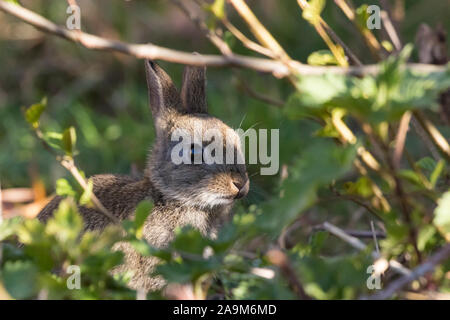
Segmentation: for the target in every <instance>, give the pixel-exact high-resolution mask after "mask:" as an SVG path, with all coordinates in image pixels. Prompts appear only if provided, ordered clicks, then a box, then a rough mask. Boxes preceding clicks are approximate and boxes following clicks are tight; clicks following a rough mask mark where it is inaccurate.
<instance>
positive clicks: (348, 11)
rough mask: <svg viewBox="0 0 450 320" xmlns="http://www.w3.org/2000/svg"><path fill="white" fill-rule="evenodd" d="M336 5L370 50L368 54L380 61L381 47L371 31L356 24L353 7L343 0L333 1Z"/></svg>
mask: <svg viewBox="0 0 450 320" xmlns="http://www.w3.org/2000/svg"><path fill="white" fill-rule="evenodd" d="M334 2H335V3H336V5H337V6H338V7H339V8H340V9H341V10H342V12H344V14H345V15H346V16H347V18H348V19H349V20H350V21H351V22H352V23H353V25H354V26H355V27H356V29H358V31H359V32H360V33H361V35H362V37H363V39H364V41H365V43H366V44H367V46H368V47H369V49H370V52H371V53H372V55H373V56H375V58H376V59H377V60H381V59H382V58H383V57H382V56H381V54H380V51H381V50H382V48H383V47H382V46H381V45H380V43H379V42H378V40H377V38H376V37H375V36H374V35H373V33H372V31H370V30H369V29H366V28H361V26H360V25H359V24H358V23H357V22H356V13H355V10H354V8H353V5H349V4H348V3H347V2H346V1H345V0H334Z"/></svg>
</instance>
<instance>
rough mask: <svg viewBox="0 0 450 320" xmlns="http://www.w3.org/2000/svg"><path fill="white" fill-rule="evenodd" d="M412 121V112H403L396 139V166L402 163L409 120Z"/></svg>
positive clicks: (394, 160)
mask: <svg viewBox="0 0 450 320" xmlns="http://www.w3.org/2000/svg"><path fill="white" fill-rule="evenodd" d="M410 121H411V112H410V111H407V112H405V113H404V114H403V116H402V118H401V120H400V125H399V127H398V131H397V137H396V139H395V149H394V159H393V162H394V167H395V168H398V167H399V165H400V160H401V159H402V154H403V148H404V147H405V141H406V134H407V133H408V128H409V122H410Z"/></svg>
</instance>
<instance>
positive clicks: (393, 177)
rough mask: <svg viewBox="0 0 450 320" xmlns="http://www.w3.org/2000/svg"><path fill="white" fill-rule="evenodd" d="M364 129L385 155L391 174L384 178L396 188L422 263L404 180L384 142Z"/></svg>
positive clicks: (413, 242)
mask: <svg viewBox="0 0 450 320" xmlns="http://www.w3.org/2000/svg"><path fill="white" fill-rule="evenodd" d="M362 129H363V131H364V132H365V133H366V135H367V136H368V137H369V138H370V140H371V141H372V143H373V144H374V145H375V146H377V148H379V149H380V150H381V153H382V154H383V155H384V158H385V163H386V164H387V167H388V171H389V174H388V175H387V174H384V175H383V176H386V181H387V182H388V183H391V184H392V185H393V187H394V190H395V194H396V196H397V198H398V200H399V202H400V207H401V209H402V214H403V219H404V221H405V222H406V224H407V225H408V226H409V238H410V242H411V244H412V245H413V247H414V250H415V252H416V255H417V259H418V261H419V262H420V261H421V260H422V255H421V252H420V250H419V248H418V246H417V228H416V227H415V226H414V223H413V220H412V218H411V211H410V208H409V205H408V203H409V201H408V197H407V195H406V192H405V189H404V187H403V183H402V180H401V179H400V178H399V177H398V176H397V174H396V170H397V167H396V166H395V165H394V161H393V158H392V156H391V152H390V150H389V147H388V146H387V145H386V144H385V143H384V142H383V141H381V140H380V139H378V138H377V136H376V134H375V133H374V132H373V130H372V127H371V126H370V125H368V124H367V123H364V124H363V126H362Z"/></svg>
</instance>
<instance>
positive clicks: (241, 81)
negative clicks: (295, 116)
mask: <svg viewBox="0 0 450 320" xmlns="http://www.w3.org/2000/svg"><path fill="white" fill-rule="evenodd" d="M237 78H238V81H239V86H240V87H241V88H242V89H243V90H244V91H245V92H246V93H247V94H248V95H249V96H250V97H252V98H254V99H257V100H260V101H262V102H264V103H267V104H270V105H274V106H276V107H279V108H281V107H283V106H284V105H285V102H284V101H282V100H278V99H276V98H272V97H269V96H267V95H264V94H262V93H259V92H257V91H255V90H254V89H253V88H252V87H251V86H250V85H249V84H248V83H247V82H246V81H245V80H244V79H243V78H242V77H241V76H240V75H237Z"/></svg>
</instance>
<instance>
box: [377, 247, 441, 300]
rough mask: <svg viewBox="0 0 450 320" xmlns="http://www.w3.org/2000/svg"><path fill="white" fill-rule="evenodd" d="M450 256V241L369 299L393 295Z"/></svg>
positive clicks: (386, 297) (385, 297) (379, 298)
mask: <svg viewBox="0 0 450 320" xmlns="http://www.w3.org/2000/svg"><path fill="white" fill-rule="evenodd" d="M449 258H450V243H447V244H446V245H445V246H444V247H442V248H441V249H439V250H438V251H437V252H436V253H434V254H433V255H432V256H431V257H430V258H428V259H427V260H426V261H425V262H423V263H422V264H420V265H419V266H417V267H416V268H415V269H414V270H412V271H411V272H410V273H409V274H408V275H405V276H403V277H401V278H399V279H397V280H395V281H393V282H392V283H391V284H390V285H389V286H388V287H387V288H386V289H384V290H382V291H380V292H378V293H377V294H374V295H372V296H370V297H369V299H374V300H375V299H376V300H383V299H388V298H390V297H392V296H393V295H394V294H395V293H396V292H398V291H399V290H401V289H402V288H403V287H404V286H406V285H407V284H409V283H410V282H412V281H414V280H416V279H417V278H419V277H421V276H423V275H425V274H427V273H428V272H431V271H433V270H434V268H435V267H436V265H437V264H439V263H440V262H442V261H444V260H447V259H449Z"/></svg>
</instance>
